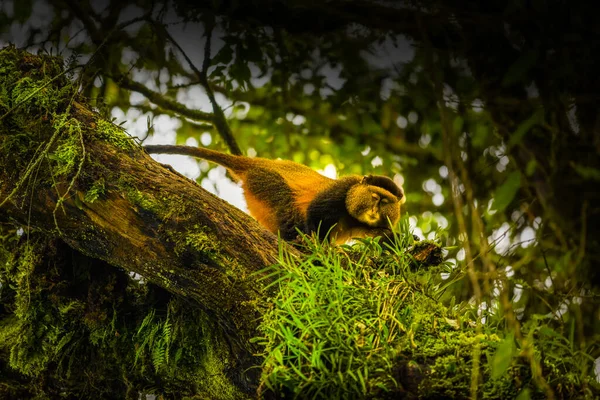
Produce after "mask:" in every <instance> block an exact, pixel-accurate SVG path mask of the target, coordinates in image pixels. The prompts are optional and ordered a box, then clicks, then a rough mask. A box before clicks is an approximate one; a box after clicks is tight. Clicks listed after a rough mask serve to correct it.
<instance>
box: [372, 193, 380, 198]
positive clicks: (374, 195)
mask: <svg viewBox="0 0 600 400" xmlns="http://www.w3.org/2000/svg"><path fill="white" fill-rule="evenodd" d="M371 197H372V198H373V200H379V195H378V194H377V193H371Z"/></svg>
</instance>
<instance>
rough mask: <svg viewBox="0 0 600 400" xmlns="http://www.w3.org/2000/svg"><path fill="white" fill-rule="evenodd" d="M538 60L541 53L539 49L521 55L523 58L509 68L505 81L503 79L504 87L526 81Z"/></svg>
mask: <svg viewBox="0 0 600 400" xmlns="http://www.w3.org/2000/svg"><path fill="white" fill-rule="evenodd" d="M538 58H539V51H538V50H537V49H534V50H530V51H526V52H525V53H523V54H521V56H520V57H519V58H517V60H516V61H515V62H514V63H513V64H512V65H511V66H510V67H509V68H508V71H506V74H505V75H504V79H502V86H504V87H507V86H511V85H513V84H515V83H517V82H520V81H522V80H524V78H525V77H526V75H527V73H528V72H529V70H530V69H531V68H532V67H533V66H534V65H535V64H536V62H537V60H538Z"/></svg>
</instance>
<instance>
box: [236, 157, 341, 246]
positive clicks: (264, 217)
mask: <svg viewBox="0 0 600 400" xmlns="http://www.w3.org/2000/svg"><path fill="white" fill-rule="evenodd" d="M244 161H245V164H246V165H245V168H241V170H237V171H233V172H234V173H235V175H236V176H237V177H238V178H239V180H240V181H241V182H242V188H243V189H244V197H245V198H246V203H247V205H248V210H249V211H250V213H251V214H252V216H253V217H254V218H256V219H257V220H258V222H260V223H261V224H262V225H263V226H265V227H267V228H268V229H269V230H270V231H271V232H274V233H276V232H277V231H278V230H279V231H280V232H281V235H282V237H283V238H285V239H287V240H290V239H293V238H294V237H295V236H296V234H297V233H296V227H303V226H304V222H305V220H306V210H307V208H308V205H309V204H310V202H311V201H312V200H313V199H314V198H315V196H316V195H317V194H318V193H320V192H321V191H323V190H325V189H327V188H328V187H330V186H331V185H332V184H333V183H334V182H335V180H333V179H330V178H327V177H325V176H323V175H321V174H319V173H318V172H316V171H314V170H313V169H311V168H309V167H306V166H304V165H302V164H298V163H295V162H293V161H286V160H269V159H264V158H246V159H245V160H244Z"/></svg>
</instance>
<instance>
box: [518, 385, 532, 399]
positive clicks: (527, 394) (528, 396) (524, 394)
mask: <svg viewBox="0 0 600 400" xmlns="http://www.w3.org/2000/svg"><path fill="white" fill-rule="evenodd" d="M530 393H531V391H530V390H529V388H525V389H523V390H521V393H519V395H518V396H517V397H516V398H515V400H529V399H531V394H530Z"/></svg>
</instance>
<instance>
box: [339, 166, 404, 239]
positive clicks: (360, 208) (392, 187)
mask: <svg viewBox="0 0 600 400" xmlns="http://www.w3.org/2000/svg"><path fill="white" fill-rule="evenodd" d="M405 201H406V198H405V197H404V191H403V190H402V188H400V187H399V186H398V185H396V184H395V183H394V181H393V180H391V179H390V178H388V177H387V176H380V175H375V176H373V175H368V176H365V177H363V179H362V180H361V182H360V183H357V184H356V185H353V186H352V187H351V188H350V189H349V190H348V193H347V194H346V209H347V210H348V213H349V214H350V215H351V216H352V217H353V218H356V219H357V220H359V221H360V222H362V223H364V224H366V225H368V226H373V227H386V226H388V219H389V221H390V222H391V223H392V225H393V224H396V223H397V222H398V220H399V219H400V205H401V204H403V203H404V202H405Z"/></svg>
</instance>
